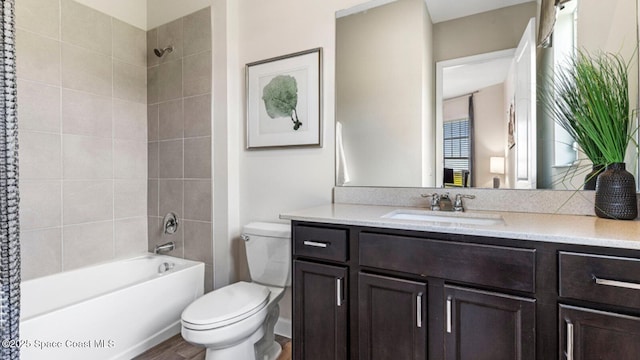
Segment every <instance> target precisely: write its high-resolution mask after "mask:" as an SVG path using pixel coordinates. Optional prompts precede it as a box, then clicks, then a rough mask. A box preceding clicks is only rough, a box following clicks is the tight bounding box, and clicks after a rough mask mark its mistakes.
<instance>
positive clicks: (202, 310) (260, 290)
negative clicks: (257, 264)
mask: <svg viewBox="0 0 640 360" xmlns="http://www.w3.org/2000/svg"><path fill="white" fill-rule="evenodd" d="M269 293H270V291H269V289H268V288H267V287H265V286H262V285H259V284H255V283H249V282H244V281H241V282H237V283H235V284H232V285H228V286H225V287H223V288H220V289H218V290H215V291H212V292H210V293H208V294H206V295H204V296H202V297H200V298H199V299H198V300H196V301H194V302H193V303H191V305H189V306H187V308H186V309H184V311H183V312H182V322H183V324H185V325H186V326H187V327H189V328H193V329H195V328H200V329H204V328H206V329H213V328H217V327H220V326H225V325H229V324H233V323H235V322H238V321H240V320H243V319H246V318H247V317H249V316H251V315H253V314H255V313H256V312H258V311H259V310H260V309H262V308H263V307H264V306H265V305H266V304H267V302H268V300H269Z"/></svg>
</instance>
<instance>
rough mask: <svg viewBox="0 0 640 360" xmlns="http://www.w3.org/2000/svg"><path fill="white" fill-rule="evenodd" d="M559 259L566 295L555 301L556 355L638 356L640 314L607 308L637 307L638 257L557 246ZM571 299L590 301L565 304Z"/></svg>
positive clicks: (626, 359)
mask: <svg viewBox="0 0 640 360" xmlns="http://www.w3.org/2000/svg"><path fill="white" fill-rule="evenodd" d="M558 263H559V267H560V271H559V288H560V296H561V297H563V298H564V299H563V301H562V303H561V304H560V305H559V329H560V337H561V340H560V358H561V359H568V360H583V359H616V360H631V359H634V360H636V359H638V358H640V317H638V316H629V315H626V314H621V313H617V312H611V311H607V310H606V309H607V308H608V307H611V306H614V307H626V308H630V309H633V308H636V309H637V308H639V307H640V260H638V259H636V258H628V257H617V256H601V255H595V254H585V253H575V252H565V251H561V252H559V254H558ZM572 300H576V301H587V302H590V303H591V304H590V305H589V307H579V306H570V305H566V304H564V303H566V302H568V301H572ZM632 311H633V310H632Z"/></svg>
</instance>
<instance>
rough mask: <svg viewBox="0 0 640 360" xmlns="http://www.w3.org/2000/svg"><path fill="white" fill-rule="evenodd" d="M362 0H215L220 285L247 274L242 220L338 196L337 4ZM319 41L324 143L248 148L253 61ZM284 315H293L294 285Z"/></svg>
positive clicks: (216, 272)
mask: <svg viewBox="0 0 640 360" xmlns="http://www.w3.org/2000/svg"><path fill="white" fill-rule="evenodd" d="M361 2H362V1H356V0H349V1H345V0H330V1H309V0H306V1H291V0H273V1H269V2H265V1H260V0H240V1H235V0H214V1H213V14H214V16H213V27H214V36H213V42H214V51H213V53H214V62H213V67H214V71H213V78H214V83H213V86H214V95H213V96H214V105H213V107H214V109H213V110H214V112H213V113H214V118H213V122H214V140H213V142H214V144H213V146H214V181H213V182H214V229H215V230H214V249H215V250H214V256H215V260H214V261H215V264H214V267H215V270H214V277H215V284H214V285H215V286H216V287H219V286H222V285H224V284H225V283H228V282H231V281H235V280H236V279H238V278H246V276H247V270H246V259H245V257H244V248H243V246H244V245H243V244H242V242H241V241H240V239H239V234H240V227H241V225H243V224H246V223H249V222H251V221H279V219H278V215H279V214H280V213H282V212H285V211H291V210H295V209H301V208H306V207H310V206H314V205H319V204H327V203H330V202H331V201H332V193H331V189H332V187H333V185H334V129H335V125H334V121H335V117H334V111H335V104H334V103H335V102H334V89H335V81H334V79H335V60H334V59H335V12H336V11H337V10H341V9H344V8H348V7H351V6H354V5H356V4H358V3H361ZM315 47H322V48H323V79H322V80H323V81H322V83H323V92H322V97H323V101H322V121H323V123H322V129H323V147H322V148H306V149H304V148H303V149H282V150H258V151H247V150H244V145H245V141H244V138H245V127H244V122H245V118H244V116H245V111H244V106H245V105H244V104H245V103H244V66H245V64H247V63H249V62H253V61H257V60H262V59H267V58H271V57H274V56H279V55H283V54H289V53H293V52H297V51H301V50H306V49H311V48H315ZM225 91H226V92H227V94H226V95H225V94H224V93H223V92H225ZM221 101H223V102H224V103H223V104H221V103H220V102H221ZM225 175H226V176H225ZM223 177H224V178H223ZM228 255H229V256H228ZM230 256H233V257H230ZM234 260H235V261H236V264H234ZM281 315H282V317H285V318H290V317H291V295H290V293H289V294H286V295H285V299H284V300H283V301H282V303H281Z"/></svg>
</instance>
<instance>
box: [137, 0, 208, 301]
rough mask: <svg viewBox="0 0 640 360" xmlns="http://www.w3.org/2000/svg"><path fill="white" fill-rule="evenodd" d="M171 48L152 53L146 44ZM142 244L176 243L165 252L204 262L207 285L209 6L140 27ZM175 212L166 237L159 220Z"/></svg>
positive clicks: (150, 248)
mask: <svg viewBox="0 0 640 360" xmlns="http://www.w3.org/2000/svg"><path fill="white" fill-rule="evenodd" d="M168 46H172V47H173V51H172V52H171V53H166V54H165V55H164V56H163V57H162V58H159V57H157V56H156V55H155V54H154V52H153V49H154V48H161V49H162V48H166V47H168ZM147 65H148V68H147V71H148V72H147V77H148V93H147V94H148V109H147V114H148V135H147V136H148V140H149V142H148V146H149V147H148V154H149V168H148V174H149V183H148V189H149V197H148V215H149V230H148V231H149V250H150V251H153V248H154V246H155V245H157V244H162V243H165V242H168V241H174V242H175V243H176V249H175V250H173V251H172V252H170V253H169V255H173V256H177V257H184V258H187V259H191V260H198V261H203V262H204V263H205V284H206V286H207V287H206V289H205V290H207V291H209V290H211V286H212V283H213V280H212V276H213V248H212V246H213V244H212V236H213V235H212V222H211V221H212V182H211V9H210V8H206V9H203V10H200V11H198V12H195V13H193V14H190V15H187V16H185V17H183V18H180V19H178V20H175V21H173V22H170V23H168V24H165V25H162V26H159V27H157V28H155V29H151V30H149V31H148V32H147ZM168 212H174V213H176V214H177V215H178V218H179V219H180V221H181V223H180V226H179V227H178V232H177V233H175V234H173V235H166V234H164V233H163V229H162V218H163V217H164V216H165V215H166V214H167V213H168Z"/></svg>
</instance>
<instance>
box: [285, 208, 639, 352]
mask: <svg viewBox="0 0 640 360" xmlns="http://www.w3.org/2000/svg"><path fill="white" fill-rule="evenodd" d="M292 230H293V231H292V241H293V267H294V279H293V298H294V312H293V323H294V332H293V337H294V338H293V346H294V351H293V353H294V359H296V360H315V359H323V360H325V359H351V360H359V359H362V360H369V359H377V360H387V359H388V360H396V359H402V360H405V359H408V360H414V359H415V360H423V359H438V360H440V359H445V360H453V359H455V360H502V359H504V360H511V359H519V360H550V359H561V360H562V359H567V360H573V359H575V360H577V359H581V360H582V359H589V360H590V359H606V360H609V359H616V360H618V359H621V360H626V359H639V358H640V285H639V284H640V260H639V259H640V251H637V250H627V249H614V248H605V247H594V246H584V245H571V244H561V243H549V242H538V241H533V240H515V239H505V238H491V237H481V236H473V235H462V234H448V233H435V232H425V231H412V230H401V229H386V228H374V227H366V226H355V225H353V226H352V225H336V224H323V223H315V222H302V221H296V220H294V221H293V222H292Z"/></svg>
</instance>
